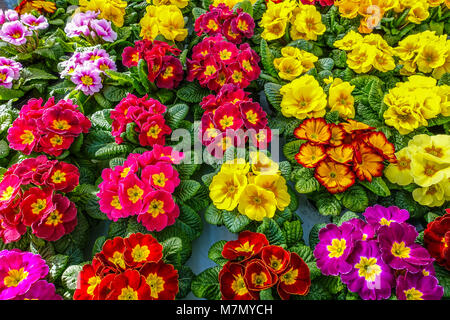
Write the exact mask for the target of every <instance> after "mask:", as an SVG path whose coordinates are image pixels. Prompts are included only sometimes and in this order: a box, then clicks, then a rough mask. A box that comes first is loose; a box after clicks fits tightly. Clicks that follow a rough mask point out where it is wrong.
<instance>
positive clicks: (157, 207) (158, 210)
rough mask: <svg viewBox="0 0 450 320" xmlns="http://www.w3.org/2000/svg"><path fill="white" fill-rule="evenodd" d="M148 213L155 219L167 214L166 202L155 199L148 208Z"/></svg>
mask: <svg viewBox="0 0 450 320" xmlns="http://www.w3.org/2000/svg"><path fill="white" fill-rule="evenodd" d="M147 212H148V213H150V214H151V215H152V217H153V218H156V217H157V216H159V215H160V214H164V213H166V212H165V211H164V202H163V201H161V200H157V199H153V200H152V202H151V203H150V205H149V207H148V210H147Z"/></svg>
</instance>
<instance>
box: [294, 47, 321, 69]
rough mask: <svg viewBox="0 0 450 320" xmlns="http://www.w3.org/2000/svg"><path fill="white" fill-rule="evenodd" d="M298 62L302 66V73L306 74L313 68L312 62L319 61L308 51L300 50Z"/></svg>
mask: <svg viewBox="0 0 450 320" xmlns="http://www.w3.org/2000/svg"><path fill="white" fill-rule="evenodd" d="M299 60H300V62H301V64H302V67H303V69H304V72H308V71H309V70H311V69H312V68H314V62H316V61H317V60H319V58H318V57H316V56H315V55H313V54H312V53H310V52H308V51H305V50H300V57H299Z"/></svg>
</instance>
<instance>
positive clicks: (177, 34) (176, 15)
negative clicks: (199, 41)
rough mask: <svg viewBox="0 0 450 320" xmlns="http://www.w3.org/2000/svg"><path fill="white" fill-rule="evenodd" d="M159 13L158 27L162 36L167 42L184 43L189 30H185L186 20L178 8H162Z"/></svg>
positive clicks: (171, 6) (170, 6)
mask: <svg viewBox="0 0 450 320" xmlns="http://www.w3.org/2000/svg"><path fill="white" fill-rule="evenodd" d="M158 8H160V10H159V12H158V22H159V23H158V27H159V31H160V32H161V34H162V35H163V36H164V38H166V39H167V40H172V41H183V40H184V39H185V38H186V37H187V35H188V30H187V29H185V28H184V18H183V14H182V13H181V10H180V9H179V8H177V6H174V5H169V6H161V7H158Z"/></svg>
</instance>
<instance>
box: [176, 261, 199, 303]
mask: <svg viewBox="0 0 450 320" xmlns="http://www.w3.org/2000/svg"><path fill="white" fill-rule="evenodd" d="M194 276H195V274H194V272H192V270H191V268H189V267H188V266H182V267H181V268H179V269H178V288H179V291H178V293H177V296H176V299H182V298H184V297H186V296H187V295H188V294H189V292H191V284H192V279H193V278H194Z"/></svg>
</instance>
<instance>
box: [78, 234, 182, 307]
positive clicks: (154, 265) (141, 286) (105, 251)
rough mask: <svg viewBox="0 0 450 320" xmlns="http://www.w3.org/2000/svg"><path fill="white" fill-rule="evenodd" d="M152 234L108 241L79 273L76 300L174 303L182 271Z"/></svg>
mask: <svg viewBox="0 0 450 320" xmlns="http://www.w3.org/2000/svg"><path fill="white" fill-rule="evenodd" d="M162 251H163V246H162V245H161V244H160V243H158V241H157V240H156V239H155V238H153V237H152V236H151V235H149V234H145V235H144V234H142V233H134V234H131V235H130V236H129V237H128V238H121V237H116V238H114V239H110V240H107V241H106V242H105V243H104V245H103V248H102V251H101V252H99V253H97V254H96V255H95V256H94V258H93V260H92V263H91V264H86V265H84V266H83V269H82V270H81V271H80V273H79V274H78V281H77V289H76V290H75V293H74V295H73V299H74V300H174V299H175V296H176V294H177V293H178V272H177V270H175V268H174V267H173V266H172V265H171V264H167V263H165V262H164V261H163V260H162Z"/></svg>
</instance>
